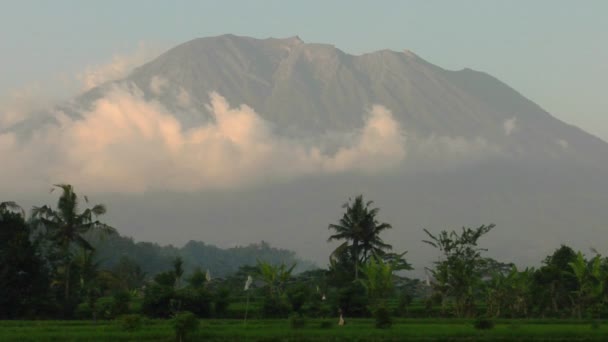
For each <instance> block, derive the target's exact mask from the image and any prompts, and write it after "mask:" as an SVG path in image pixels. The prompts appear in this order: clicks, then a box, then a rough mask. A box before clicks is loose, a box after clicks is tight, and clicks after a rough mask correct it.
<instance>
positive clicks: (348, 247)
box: [327, 195, 392, 279]
mask: <svg viewBox="0 0 608 342" xmlns="http://www.w3.org/2000/svg"><path fill="white" fill-rule="evenodd" d="M373 203H374V202H373V201H368V202H367V203H366V202H364V201H363V195H359V196H357V197H356V198H355V200H354V201H351V199H350V198H349V201H348V202H346V203H344V205H343V206H342V207H343V208H345V209H346V212H345V213H344V215H343V216H342V218H341V219H340V221H339V222H338V224H330V225H329V227H328V229H333V230H334V231H335V232H336V234H334V235H332V236H330V237H329V239H327V241H333V240H346V241H345V242H344V243H343V244H342V245H340V246H339V247H338V248H336V250H335V251H334V252H333V253H332V258H334V259H335V258H336V256H339V255H343V254H345V253H348V254H349V256H350V258H351V259H352V261H353V263H354V266H355V279H359V265H360V264H362V263H365V262H367V261H368V260H369V258H370V257H371V256H372V255H375V256H382V255H384V254H385V251H386V250H390V249H391V248H392V247H391V245H389V244H386V243H384V241H382V239H381V238H380V233H381V232H382V231H384V230H386V229H390V228H392V226H391V225H390V224H388V223H380V222H378V220H376V216H377V215H378V212H379V211H380V209H378V208H372V207H371V206H372V204H373Z"/></svg>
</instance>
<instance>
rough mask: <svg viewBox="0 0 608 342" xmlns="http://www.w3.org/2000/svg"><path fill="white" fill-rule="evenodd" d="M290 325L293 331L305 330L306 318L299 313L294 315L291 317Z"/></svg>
mask: <svg viewBox="0 0 608 342" xmlns="http://www.w3.org/2000/svg"><path fill="white" fill-rule="evenodd" d="M289 325H290V326H291V328H292V329H300V328H304V327H305V326H306V318H304V316H302V315H300V314H298V313H293V314H291V316H289Z"/></svg>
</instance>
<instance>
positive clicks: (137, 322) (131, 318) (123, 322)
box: [119, 314, 143, 331]
mask: <svg viewBox="0 0 608 342" xmlns="http://www.w3.org/2000/svg"><path fill="white" fill-rule="evenodd" d="M119 322H120V327H121V328H122V329H123V330H125V331H135V330H138V329H139V328H140V327H141V326H142V324H143V319H142V316H141V315H136V314H132V315H122V316H120V317H119Z"/></svg>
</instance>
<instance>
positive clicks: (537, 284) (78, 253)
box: [0, 184, 608, 325]
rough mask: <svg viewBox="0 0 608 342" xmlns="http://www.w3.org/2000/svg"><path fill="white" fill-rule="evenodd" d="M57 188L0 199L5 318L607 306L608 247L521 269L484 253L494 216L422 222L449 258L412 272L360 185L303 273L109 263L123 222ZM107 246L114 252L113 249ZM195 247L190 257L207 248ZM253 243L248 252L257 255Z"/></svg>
mask: <svg viewBox="0 0 608 342" xmlns="http://www.w3.org/2000/svg"><path fill="white" fill-rule="evenodd" d="M55 189H57V190H59V191H60V192H61V193H60V195H59V198H58V201H57V205H56V206H55V207H51V206H41V207H34V208H33V209H32V210H31V215H26V213H25V211H24V210H23V209H22V208H21V207H19V206H18V205H17V204H16V203H14V202H2V203H0V293H1V294H2V295H0V318H2V319H17V318H65V319H69V318H82V319H92V320H97V319H110V318H114V317H117V316H120V315H124V314H128V313H131V314H142V315H146V316H149V317H157V318H168V317H172V316H175V315H177V314H179V313H180V312H192V313H193V314H195V315H197V316H199V317H229V318H242V317H245V318H246V317H250V318H254V317H255V318H271V317H273V318H274V317H287V316H289V315H292V316H294V315H295V317H334V316H336V315H337V314H338V313H342V314H344V315H345V316H347V317H366V316H370V315H374V316H376V318H377V320H378V321H377V322H380V323H382V324H384V325H386V324H389V325H390V317H391V316H395V315H398V316H410V317H411V316H417V317H462V318H470V317H478V316H487V317H495V318H498V317H500V318H531V317H555V318H578V319H581V318H599V317H602V315H605V313H606V311H607V310H606V300H607V299H608V258H605V257H603V256H601V255H600V254H599V253H598V252H597V251H593V255H592V256H585V255H584V254H582V253H581V252H576V251H574V250H573V249H572V248H570V247H568V246H564V245H563V246H560V247H559V248H557V249H556V250H555V252H554V253H553V254H551V255H549V256H547V257H546V258H545V259H544V260H543V261H542V263H541V266H540V267H537V268H531V267H528V268H525V269H518V268H517V267H516V266H515V265H513V264H512V263H508V262H500V261H496V260H493V259H491V258H488V257H486V256H485V255H484V253H485V252H486V251H487V250H486V249H484V248H483V247H482V246H481V245H480V239H481V238H482V237H483V236H485V235H486V234H488V233H490V232H491V231H492V230H493V229H495V226H494V225H493V224H489V225H482V226H480V227H477V228H470V227H464V228H462V229H459V230H443V231H439V232H433V231H431V230H427V229H425V230H424V231H425V233H426V234H427V237H428V238H427V239H426V240H424V241H423V243H424V244H426V245H428V246H429V248H434V249H436V250H438V251H439V253H440V255H441V258H440V259H439V260H438V261H436V262H434V263H433V265H432V266H431V267H429V268H428V274H429V276H428V278H427V279H410V278H408V277H405V276H404V271H407V270H410V269H411V268H412V267H411V264H410V263H409V262H408V260H406V258H405V256H406V253H405V252H396V251H394V250H393V248H392V246H391V244H389V243H388V242H386V241H384V240H383V239H382V234H383V233H384V232H385V231H387V230H389V229H392V225H391V224H389V223H386V222H381V221H380V220H379V208H377V207H374V203H373V202H372V201H365V200H364V198H363V196H361V195H360V196H357V197H355V198H354V199H349V200H348V201H347V202H346V203H345V204H344V206H343V209H344V212H343V213H342V215H341V217H339V218H338V220H337V221H336V222H335V223H331V224H329V225H328V230H329V231H330V234H329V237H328V241H339V242H341V244H339V245H338V247H337V248H336V249H335V250H334V251H333V252H332V254H331V255H330V258H329V265H328V267H327V268H325V269H314V270H307V271H304V272H300V273H297V272H295V271H294V270H295V268H296V263H295V262H294V260H293V259H292V260H287V261H285V260H282V261H278V260H276V259H275V260H268V259H266V260H264V259H263V258H259V259H258V260H257V261H256V262H255V263H249V264H248V265H247V264H243V265H241V266H240V267H238V268H237V267H235V268H234V269H233V272H226V273H225V274H219V276H218V274H213V273H211V272H210V271H209V269H203V268H201V267H196V265H190V267H186V263H185V260H184V258H183V257H182V256H179V255H174V256H172V257H171V258H170V259H169V258H168V257H167V256H165V259H163V260H164V261H163V264H161V267H164V271H162V272H156V273H154V274H151V273H149V272H146V270H144V269H143V268H142V267H141V265H140V264H139V263H138V262H137V261H135V260H134V259H133V258H128V257H124V256H123V257H120V258H115V260H113V262H112V263H110V264H108V263H106V264H104V263H103V262H102V259H103V258H100V256H99V255H100V254H99V252H100V251H99V250H97V249H96V248H95V245H94V244H93V243H92V241H104V240H103V239H104V238H103V237H106V238H108V239H110V240H112V239H114V240H113V241H119V242H120V241H122V240H120V239H119V240H116V236H117V231H116V229H115V228H113V227H110V226H109V225H107V224H105V223H103V222H102V221H100V220H99V217H101V216H102V215H103V214H105V213H106V207H105V206H104V205H102V204H95V205H90V206H89V200H88V198H87V197H86V196H83V197H80V196H78V195H77V194H76V192H75V191H74V189H73V187H72V186H71V185H67V184H59V185H56V186H55ZM81 206H83V207H82V208H81ZM123 242H124V241H123ZM127 244H128V243H127ZM131 244H133V242H132V241H131ZM119 245H120V244H119ZM258 249H259V247H258ZM104 253H105V254H104V255H106V256H110V257H111V256H112V253H111V250H109V251H108V250H106V251H105V252H104ZM193 254H195V256H193V257H191V259H190V260H196V259H197V258H205V256H204V255H196V253H193ZM144 255H145V254H144ZM253 255H254V254H252V255H250V254H247V256H248V258H249V259H252V258H253ZM292 256H293V255H292ZM271 259H272V258H271ZM380 323H379V324H380Z"/></svg>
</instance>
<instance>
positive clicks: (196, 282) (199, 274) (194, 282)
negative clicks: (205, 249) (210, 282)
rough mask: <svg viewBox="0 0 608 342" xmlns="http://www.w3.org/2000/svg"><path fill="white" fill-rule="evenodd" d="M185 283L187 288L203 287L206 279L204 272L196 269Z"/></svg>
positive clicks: (198, 268)
mask: <svg viewBox="0 0 608 342" xmlns="http://www.w3.org/2000/svg"><path fill="white" fill-rule="evenodd" d="M186 281H187V282H188V286H190V287H194V288H199V287H203V286H204V285H205V283H206V282H207V278H206V274H205V272H203V270H201V268H200V267H197V268H195V269H194V271H193V272H192V274H191V275H190V277H188V279H187V280H186Z"/></svg>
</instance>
